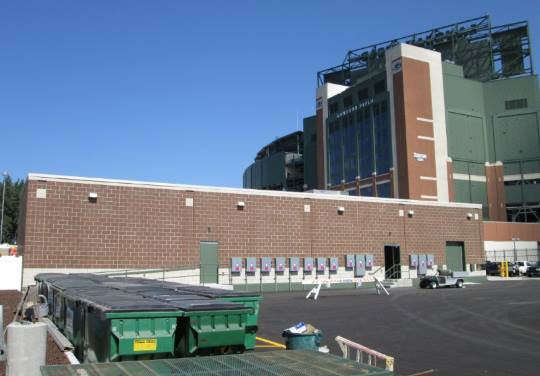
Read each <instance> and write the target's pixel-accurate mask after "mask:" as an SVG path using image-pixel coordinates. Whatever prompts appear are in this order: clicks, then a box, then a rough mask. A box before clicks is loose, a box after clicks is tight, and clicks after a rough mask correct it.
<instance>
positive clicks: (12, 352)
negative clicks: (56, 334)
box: [6, 322, 47, 376]
mask: <svg viewBox="0 0 540 376" xmlns="http://www.w3.org/2000/svg"><path fill="white" fill-rule="evenodd" d="M7 334H8V336H7V367H6V375H7V376H40V375H41V372H40V367H41V366H43V365H45V351H46V348H47V324H45V323H42V322H37V323H30V322H22V323H20V322H12V323H11V324H9V325H8V326H7Z"/></svg>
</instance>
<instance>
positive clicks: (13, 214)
mask: <svg viewBox="0 0 540 376" xmlns="http://www.w3.org/2000/svg"><path fill="white" fill-rule="evenodd" d="M3 184H4V181H3V182H1V183H0V195H1V194H2V190H3V188H4V187H3ZM5 184H6V190H5V197H4V200H5V203H4V228H3V229H2V230H3V231H2V232H3V233H2V243H15V242H16V241H17V225H18V223H19V204H20V202H21V195H22V193H23V189H24V181H23V180H17V181H15V182H13V181H12V180H11V177H9V176H7V177H6V179H5ZM1 200H2V197H1V196H0V210H1V205H2V202H1Z"/></svg>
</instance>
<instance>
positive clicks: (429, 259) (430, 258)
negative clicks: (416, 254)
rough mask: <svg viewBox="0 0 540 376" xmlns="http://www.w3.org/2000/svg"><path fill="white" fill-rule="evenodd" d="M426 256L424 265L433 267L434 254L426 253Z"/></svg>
mask: <svg viewBox="0 0 540 376" xmlns="http://www.w3.org/2000/svg"><path fill="white" fill-rule="evenodd" d="M426 257H427V261H426V266H427V267H428V268H429V269H433V267H434V266H435V255H426Z"/></svg>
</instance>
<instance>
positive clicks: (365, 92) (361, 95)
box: [358, 87, 369, 102]
mask: <svg viewBox="0 0 540 376" xmlns="http://www.w3.org/2000/svg"><path fill="white" fill-rule="evenodd" d="M367 99H369V89H368V88H367V87H365V88H363V89H362V90H360V91H359V92H358V101H360V102H363V101H365V100H367Z"/></svg>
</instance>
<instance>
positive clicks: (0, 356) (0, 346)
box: [0, 304, 6, 361]
mask: <svg viewBox="0 0 540 376" xmlns="http://www.w3.org/2000/svg"><path fill="white" fill-rule="evenodd" d="M4 360H6V345H5V344H4V306H3V305H1V304H0V361H4Z"/></svg>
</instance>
